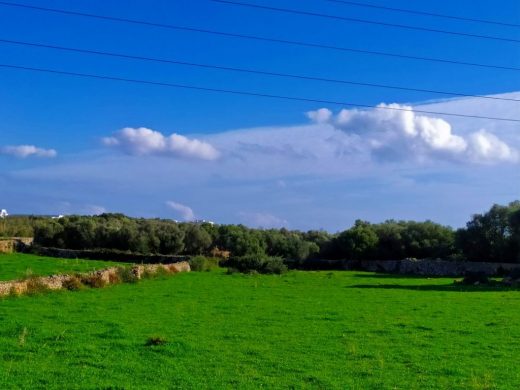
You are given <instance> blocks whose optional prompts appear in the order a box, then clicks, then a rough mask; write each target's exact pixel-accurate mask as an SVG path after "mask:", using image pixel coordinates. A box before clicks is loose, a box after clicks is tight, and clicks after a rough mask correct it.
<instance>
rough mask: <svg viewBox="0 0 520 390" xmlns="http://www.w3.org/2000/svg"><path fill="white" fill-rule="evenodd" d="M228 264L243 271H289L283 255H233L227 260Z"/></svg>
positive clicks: (280, 272)
mask: <svg viewBox="0 0 520 390" xmlns="http://www.w3.org/2000/svg"><path fill="white" fill-rule="evenodd" d="M226 265H227V266H228V267H230V268H232V269H237V270H238V272H242V273H253V272H258V273H261V274H282V273H285V272H287V266H286V265H285V264H284V262H283V259H282V258H281V257H269V256H265V255H261V254H257V255H246V256H239V257H232V258H230V259H229V260H228V261H227V262H226Z"/></svg>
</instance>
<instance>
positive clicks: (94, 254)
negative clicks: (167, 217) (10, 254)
mask: <svg viewBox="0 0 520 390" xmlns="http://www.w3.org/2000/svg"><path fill="white" fill-rule="evenodd" d="M31 251H32V252H33V253H35V254H37V255H40V256H48V257H59V258H65V259H85V260H109V261H115V262H122V263H148V264H159V263H174V262H180V261H188V260H189V259H190V256H177V255H139V254H135V253H126V252H122V251H117V250H109V249H106V250H102V249H100V250H74V249H61V248H45V247H39V246H33V248H32V249H31Z"/></svg>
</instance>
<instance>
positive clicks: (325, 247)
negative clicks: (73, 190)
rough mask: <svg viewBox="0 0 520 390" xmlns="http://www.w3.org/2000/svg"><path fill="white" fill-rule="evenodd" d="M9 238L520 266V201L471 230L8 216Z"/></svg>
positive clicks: (178, 251) (157, 249)
mask: <svg viewBox="0 0 520 390" xmlns="http://www.w3.org/2000/svg"><path fill="white" fill-rule="evenodd" d="M4 224H5V226H4V231H3V233H4V235H19V236H30V235H33V236H34V238H35V243H36V244H37V245H40V246H46V247H56V248H67V249H114V250H120V251H129V252H133V253H139V254H166V255H168V254H173V255H199V254H209V253H210V252H211V251H212V250H214V249H215V248H218V249H219V250H221V251H228V252H230V254H231V255H232V256H234V257H243V256H251V255H253V256H261V257H266V256H267V257H278V258H283V259H291V260H293V261H297V262H304V261H306V260H309V259H332V260H333V259H347V260H371V259H374V260H376V259H377V260H399V259H404V258H417V259H423V258H442V259H445V260H469V261H490V262H520V201H515V202H512V203H510V204H509V205H507V206H500V205H494V206H493V207H492V208H491V209H490V210H489V211H488V212H486V213H484V214H477V215H474V216H473V218H472V219H471V220H470V221H469V222H468V223H467V225H466V227H465V228H462V229H458V230H453V229H452V228H450V227H448V226H443V225H439V224H437V223H434V222H431V221H426V222H414V221H394V220H389V221H386V222H383V223H378V224H372V223H369V222H364V221H356V223H355V224H354V226H353V227H351V228H350V229H348V230H345V231H343V232H340V233H337V234H331V233H328V232H326V231H321V230H320V231H308V232H301V231H296V230H287V229H268V230H263V229H251V228H247V227H245V226H243V225H212V224H207V223H203V224H195V223H176V222H174V221H171V220H164V219H137V218H129V217H127V216H125V215H122V214H102V215H99V216H92V217H86V216H67V217H64V218H60V219H50V218H41V217H23V218H22V217H18V218H7V220H6V221H4Z"/></svg>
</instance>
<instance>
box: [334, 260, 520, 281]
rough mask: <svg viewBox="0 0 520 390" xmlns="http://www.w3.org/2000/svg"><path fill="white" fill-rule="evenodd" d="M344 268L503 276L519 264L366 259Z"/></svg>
mask: <svg viewBox="0 0 520 390" xmlns="http://www.w3.org/2000/svg"><path fill="white" fill-rule="evenodd" d="M343 267H344V269H349V270H362V271H370V272H383V273H390V274H401V275H418V276H450V277H461V276H464V275H465V274H466V272H483V273H485V274H486V275H488V276H503V275H505V274H507V273H508V272H510V271H511V270H513V269H519V270H520V264H512V263H484V262H457V261H444V260H414V259H405V260H388V261H383V260H381V261H377V260H370V261H369V260H366V261H345V262H343Z"/></svg>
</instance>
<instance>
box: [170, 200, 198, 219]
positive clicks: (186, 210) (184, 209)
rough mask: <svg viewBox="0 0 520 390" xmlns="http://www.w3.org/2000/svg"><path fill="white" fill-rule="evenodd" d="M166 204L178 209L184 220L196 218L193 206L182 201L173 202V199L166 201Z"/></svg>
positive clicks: (175, 209)
mask: <svg viewBox="0 0 520 390" xmlns="http://www.w3.org/2000/svg"><path fill="white" fill-rule="evenodd" d="M166 205H167V206H168V207H169V208H171V209H172V210H174V211H176V212H177V213H178V214H179V215H180V216H181V218H182V219H183V220H184V221H193V220H194V219H195V213H194V212H193V210H192V209H191V207H188V206H186V205H183V204H181V203H177V202H173V201H171V200H170V201H168V202H166Z"/></svg>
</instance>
